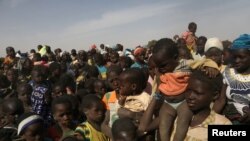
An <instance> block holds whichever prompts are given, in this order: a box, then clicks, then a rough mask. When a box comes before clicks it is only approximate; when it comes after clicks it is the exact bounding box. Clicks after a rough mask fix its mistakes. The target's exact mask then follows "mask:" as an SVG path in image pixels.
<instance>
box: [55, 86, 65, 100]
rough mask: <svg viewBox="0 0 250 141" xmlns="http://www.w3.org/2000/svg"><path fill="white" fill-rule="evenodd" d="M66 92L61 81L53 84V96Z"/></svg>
mask: <svg viewBox="0 0 250 141" xmlns="http://www.w3.org/2000/svg"><path fill="white" fill-rule="evenodd" d="M65 93H66V89H65V88H64V87H63V86H62V84H61V83H60V82H57V83H56V84H54V85H53V89H52V98H53V99H54V98H57V97H60V96H62V95H63V94H65Z"/></svg>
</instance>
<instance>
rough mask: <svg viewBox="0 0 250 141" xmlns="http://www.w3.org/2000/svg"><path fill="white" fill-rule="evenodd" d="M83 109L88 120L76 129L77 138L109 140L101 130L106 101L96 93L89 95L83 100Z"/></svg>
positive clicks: (99, 140)
mask: <svg viewBox="0 0 250 141" xmlns="http://www.w3.org/2000/svg"><path fill="white" fill-rule="evenodd" d="M81 109H82V112H84V114H85V115H86V117H87V121H86V122H83V123H81V124H80V125H78V126H77V128H76V129H75V136H76V137H77V139H79V140H86V141H108V138H107V137H106V136H105V135H104V134H103V133H102V132H101V123H102V121H103V119H104V116H105V106H104V103H103V102H102V101H101V100H100V99H99V98H98V97H97V96H95V95H87V96H85V97H84V98H83V100H82V105H81Z"/></svg>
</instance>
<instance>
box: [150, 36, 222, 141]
mask: <svg viewBox="0 0 250 141" xmlns="http://www.w3.org/2000/svg"><path fill="white" fill-rule="evenodd" d="M152 57H153V59H154V62H155V64H156V65H157V68H158V71H159V72H160V73H161V76H160V81H161V83H160V85H159V87H158V88H159V90H160V92H161V93H162V94H164V103H163V105H162V107H161V110H160V127H159V128H160V135H161V139H162V140H164V141H166V140H169V139H170V130H171V127H172V123H173V121H174V119H175V117H176V115H178V117H179V120H177V125H178V126H177V129H176V131H177V133H176V136H175V137H174V140H183V138H184V137H185V134H186V131H187V128H188V124H189V122H190V120H191V118H192V112H191V111H190V110H189V109H188V107H187V105H186V103H185V101H184V99H185V97H184V96H185V90H186V87H187V84H188V83H187V82H188V79H189V76H190V74H191V68H195V67H196V68H198V67H200V68H201V69H204V68H205V67H206V69H207V68H210V66H209V64H208V63H211V61H210V60H205V61H207V62H205V61H203V62H201V63H200V64H199V65H196V66H195V63H194V64H193V66H192V64H191V63H189V62H188V61H187V60H184V59H181V60H179V59H178V57H179V55H178V49H177V48H176V44H175V43H174V42H173V41H172V40H171V39H168V38H165V39H161V40H159V41H158V42H157V43H156V45H155V48H154V49H153V56H152ZM206 63H207V64H206ZM212 64H215V63H214V62H213V61H212ZM215 65H216V64H215ZM212 69H213V71H214V70H216V69H214V68H212ZM216 71H218V70H216ZM209 75H210V73H209ZM211 76H212V75H211Z"/></svg>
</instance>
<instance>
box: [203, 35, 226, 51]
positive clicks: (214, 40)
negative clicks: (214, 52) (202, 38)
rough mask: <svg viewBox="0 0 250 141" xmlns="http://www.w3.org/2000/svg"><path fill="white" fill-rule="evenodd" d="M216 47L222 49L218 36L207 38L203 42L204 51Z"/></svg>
mask: <svg viewBox="0 0 250 141" xmlns="http://www.w3.org/2000/svg"><path fill="white" fill-rule="evenodd" d="M213 47H215V48H217V49H219V50H221V51H222V50H223V45H222V42H221V41H220V40H219V38H216V37H214V38H209V39H208V40H207V42H206V44H205V48H204V51H205V52H207V51H208V50H209V49H210V48H213Z"/></svg>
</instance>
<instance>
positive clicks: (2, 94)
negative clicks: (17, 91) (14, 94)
mask: <svg viewBox="0 0 250 141" xmlns="http://www.w3.org/2000/svg"><path fill="white" fill-rule="evenodd" d="M9 86H10V82H9V80H8V79H7V77H6V76H5V75H3V74H1V73H0V99H4V98H7V97H8V96H9V94H10V93H11V90H10V89H9Z"/></svg>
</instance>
